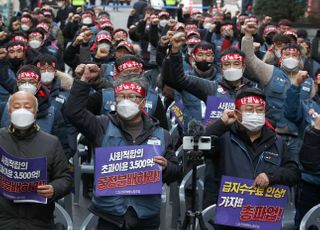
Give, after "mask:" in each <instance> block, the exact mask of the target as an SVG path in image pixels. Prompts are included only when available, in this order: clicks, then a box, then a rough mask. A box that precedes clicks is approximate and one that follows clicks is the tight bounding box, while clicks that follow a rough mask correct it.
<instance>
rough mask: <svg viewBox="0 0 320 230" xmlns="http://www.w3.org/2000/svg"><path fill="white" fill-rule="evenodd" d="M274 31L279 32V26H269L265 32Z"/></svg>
mask: <svg viewBox="0 0 320 230" xmlns="http://www.w3.org/2000/svg"><path fill="white" fill-rule="evenodd" d="M272 32H275V33H276V32H277V28H276V27H275V26H267V27H266V28H265V29H264V30H263V33H264V34H268V33H272Z"/></svg>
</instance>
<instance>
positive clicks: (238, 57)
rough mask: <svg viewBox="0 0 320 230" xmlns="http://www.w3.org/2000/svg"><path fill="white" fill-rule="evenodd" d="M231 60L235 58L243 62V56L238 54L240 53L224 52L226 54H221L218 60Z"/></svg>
mask: <svg viewBox="0 0 320 230" xmlns="http://www.w3.org/2000/svg"><path fill="white" fill-rule="evenodd" d="M232 60H236V61H241V62H243V61H244V58H243V57H242V56H241V55H240V54H235V53H233V54H226V55H223V56H222V57H221V58H220V61H221V62H225V61H232Z"/></svg>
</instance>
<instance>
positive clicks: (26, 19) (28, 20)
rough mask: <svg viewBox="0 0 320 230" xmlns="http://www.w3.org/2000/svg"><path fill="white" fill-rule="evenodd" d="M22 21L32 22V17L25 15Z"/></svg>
mask: <svg viewBox="0 0 320 230" xmlns="http://www.w3.org/2000/svg"><path fill="white" fill-rule="evenodd" d="M21 22H31V19H30V18H27V17H23V18H21Z"/></svg>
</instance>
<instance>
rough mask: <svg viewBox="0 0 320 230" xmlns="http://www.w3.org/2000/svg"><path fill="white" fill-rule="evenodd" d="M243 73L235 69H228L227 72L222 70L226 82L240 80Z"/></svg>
mask: <svg viewBox="0 0 320 230" xmlns="http://www.w3.org/2000/svg"><path fill="white" fill-rule="evenodd" d="M242 75H243V72H242V69H237V68H229V69H227V70H223V77H224V78H225V79H226V80H227V81H237V80H239V79H240V78H242Z"/></svg>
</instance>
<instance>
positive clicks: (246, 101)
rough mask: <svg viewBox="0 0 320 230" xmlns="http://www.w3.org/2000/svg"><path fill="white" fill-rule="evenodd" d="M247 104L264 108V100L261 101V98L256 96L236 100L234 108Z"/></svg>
mask: <svg viewBox="0 0 320 230" xmlns="http://www.w3.org/2000/svg"><path fill="white" fill-rule="evenodd" d="M247 104H256V105H263V106H266V102H265V100H263V99H262V98H261V97H258V96H248V97H243V98H240V99H238V100H236V102H235V106H236V108H239V107H240V106H241V105H247Z"/></svg>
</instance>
